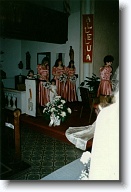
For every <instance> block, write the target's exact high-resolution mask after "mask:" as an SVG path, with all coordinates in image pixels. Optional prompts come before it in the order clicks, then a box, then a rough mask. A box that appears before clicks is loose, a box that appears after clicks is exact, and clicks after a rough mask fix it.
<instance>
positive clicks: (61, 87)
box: [52, 59, 66, 98]
mask: <svg viewBox="0 0 131 192" xmlns="http://www.w3.org/2000/svg"><path fill="white" fill-rule="evenodd" d="M65 73H66V67H65V66H64V65H63V63H62V60H61V59H57V60H56V62H55V65H54V67H53V68H52V75H53V76H54V79H55V80H56V87H57V93H58V95H59V96H61V97H62V98H64V91H65V82H61V81H60V80H59V78H60V76H61V75H63V74H65Z"/></svg>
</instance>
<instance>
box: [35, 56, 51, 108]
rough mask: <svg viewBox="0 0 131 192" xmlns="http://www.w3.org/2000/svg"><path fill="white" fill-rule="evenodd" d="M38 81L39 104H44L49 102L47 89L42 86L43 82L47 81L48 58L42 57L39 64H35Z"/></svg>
mask: <svg viewBox="0 0 131 192" xmlns="http://www.w3.org/2000/svg"><path fill="white" fill-rule="evenodd" d="M37 72H38V79H39V80H40V81H39V85H38V86H39V88H38V90H39V99H38V100H39V105H40V106H45V104H46V103H48V102H49V89H47V88H46V87H44V86H43V82H46V81H47V82H48V81H49V66H48V58H46V57H44V58H43V60H42V63H41V64H38V65H37Z"/></svg>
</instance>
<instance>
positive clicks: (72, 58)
mask: <svg viewBox="0 0 131 192" xmlns="http://www.w3.org/2000/svg"><path fill="white" fill-rule="evenodd" d="M69 56H70V61H71V60H72V61H74V50H73V49H72V46H70V50H69Z"/></svg>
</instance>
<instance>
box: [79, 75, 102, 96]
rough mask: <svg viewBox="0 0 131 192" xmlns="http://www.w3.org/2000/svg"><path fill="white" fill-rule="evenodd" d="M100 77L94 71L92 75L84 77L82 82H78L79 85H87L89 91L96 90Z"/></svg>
mask: <svg viewBox="0 0 131 192" xmlns="http://www.w3.org/2000/svg"><path fill="white" fill-rule="evenodd" d="M99 80H100V78H99V77H97V76H96V75H95V74H94V73H93V75H92V77H86V80H84V82H82V83H81V84H80V86H84V85H86V86H88V87H89V89H90V91H93V92H95V93H96V92H97V90H98V87H99V83H100V81H99Z"/></svg>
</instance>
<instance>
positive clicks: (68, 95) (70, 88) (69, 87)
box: [65, 67, 77, 102]
mask: <svg viewBox="0 0 131 192" xmlns="http://www.w3.org/2000/svg"><path fill="white" fill-rule="evenodd" d="M66 73H67V74H68V80H67V83H66V87H65V99H66V101H69V102H73V101H77V94H76V82H73V81H72V80H71V77H73V76H74V75H75V73H76V68H74V69H72V68H69V67H67V69H66Z"/></svg>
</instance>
